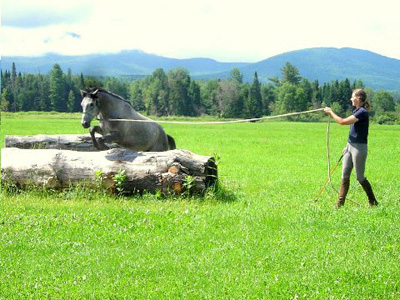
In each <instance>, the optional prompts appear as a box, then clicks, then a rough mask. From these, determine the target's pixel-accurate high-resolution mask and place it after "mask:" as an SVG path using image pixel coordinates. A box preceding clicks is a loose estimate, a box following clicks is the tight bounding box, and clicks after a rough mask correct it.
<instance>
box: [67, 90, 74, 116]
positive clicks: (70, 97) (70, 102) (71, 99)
mask: <svg viewBox="0 0 400 300" xmlns="http://www.w3.org/2000/svg"><path fill="white" fill-rule="evenodd" d="M67 111H68V112H73V111H75V93H74V92H73V91H72V90H70V91H69V93H68V101H67Z"/></svg>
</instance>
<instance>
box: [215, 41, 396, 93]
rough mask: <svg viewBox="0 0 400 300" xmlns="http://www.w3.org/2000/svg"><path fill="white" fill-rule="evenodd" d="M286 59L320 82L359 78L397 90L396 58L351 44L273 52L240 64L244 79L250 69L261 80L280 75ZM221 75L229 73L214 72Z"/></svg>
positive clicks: (381, 87) (246, 78) (373, 86)
mask: <svg viewBox="0 0 400 300" xmlns="http://www.w3.org/2000/svg"><path fill="white" fill-rule="evenodd" d="M286 62H290V63H291V64H292V65H294V66H296V67H297V68H298V69H299V72H300V75H301V76H302V77H305V78H307V79H309V80H319V82H320V83H323V82H330V81H332V80H343V79H346V78H349V79H350V80H357V79H361V80H362V81H363V82H364V83H365V84H366V86H368V87H371V88H374V89H385V90H400V60H398V59H393V58H389V57H385V56H382V55H379V54H376V53H373V52H370V51H366V50H359V49H353V48H341V49H337V48H310V49H303V50H297V51H291V52H287V53H283V54H280V55H276V56H274V57H271V58H268V59H266V60H263V61H260V62H258V63H254V64H251V65H247V66H243V67H241V68H240V70H241V71H242V73H243V75H244V79H245V80H246V81H250V80H252V79H253V76H254V71H257V75H258V77H259V79H260V80H261V81H266V80H267V79H268V78H270V77H274V76H278V77H281V68H282V67H283V66H284V65H285V63H286ZM217 76H220V77H221V78H225V77H229V76H230V75H229V73H228V72H226V73H222V74H217Z"/></svg>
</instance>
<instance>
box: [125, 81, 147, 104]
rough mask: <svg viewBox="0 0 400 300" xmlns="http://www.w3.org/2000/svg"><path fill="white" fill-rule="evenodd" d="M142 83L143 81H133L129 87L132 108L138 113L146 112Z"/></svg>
mask: <svg viewBox="0 0 400 300" xmlns="http://www.w3.org/2000/svg"><path fill="white" fill-rule="evenodd" d="M141 83H142V82H141V81H133V82H132V83H131V84H130V86H129V94H130V96H129V99H131V103H132V106H133V108H134V109H136V110H137V111H144V110H145V104H144V99H143V91H142V87H141Z"/></svg>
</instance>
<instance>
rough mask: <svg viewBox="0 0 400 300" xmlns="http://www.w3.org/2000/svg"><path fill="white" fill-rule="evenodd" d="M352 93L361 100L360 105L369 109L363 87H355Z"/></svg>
mask: <svg viewBox="0 0 400 300" xmlns="http://www.w3.org/2000/svg"><path fill="white" fill-rule="evenodd" d="M353 94H354V97H356V98H357V99H360V100H361V102H362V107H364V108H365V109H366V110H370V109H371V104H370V103H369V101H368V100H367V93H366V92H365V91H364V90H363V89H356V90H354V91H353Z"/></svg>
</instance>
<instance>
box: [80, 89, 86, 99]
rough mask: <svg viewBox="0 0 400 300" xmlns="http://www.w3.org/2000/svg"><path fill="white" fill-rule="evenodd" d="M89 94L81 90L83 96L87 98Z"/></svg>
mask: <svg viewBox="0 0 400 300" xmlns="http://www.w3.org/2000/svg"><path fill="white" fill-rule="evenodd" d="M87 94H88V92H87V91H84V90H81V95H82V97H83V98H85V97H86V96H87Z"/></svg>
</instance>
